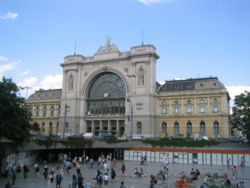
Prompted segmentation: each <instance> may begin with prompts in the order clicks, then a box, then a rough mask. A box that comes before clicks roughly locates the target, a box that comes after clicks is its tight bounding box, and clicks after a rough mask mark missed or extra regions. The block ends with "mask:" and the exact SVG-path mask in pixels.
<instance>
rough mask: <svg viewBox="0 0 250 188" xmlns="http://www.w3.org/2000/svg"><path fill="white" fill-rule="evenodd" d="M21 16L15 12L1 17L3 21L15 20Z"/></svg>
mask: <svg viewBox="0 0 250 188" xmlns="http://www.w3.org/2000/svg"><path fill="white" fill-rule="evenodd" d="M18 16H19V15H18V14H17V13H13V12H7V13H6V14H5V15H4V16H0V18H2V19H3V20H7V19H12V20H15V19H16V18H17V17H18Z"/></svg>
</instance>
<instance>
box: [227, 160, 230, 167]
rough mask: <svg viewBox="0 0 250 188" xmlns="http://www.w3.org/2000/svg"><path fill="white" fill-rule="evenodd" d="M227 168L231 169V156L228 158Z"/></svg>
mask: <svg viewBox="0 0 250 188" xmlns="http://www.w3.org/2000/svg"><path fill="white" fill-rule="evenodd" d="M227 168H228V169H230V158H228V159H227Z"/></svg>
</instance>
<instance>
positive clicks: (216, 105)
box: [213, 99, 219, 112]
mask: <svg viewBox="0 0 250 188" xmlns="http://www.w3.org/2000/svg"><path fill="white" fill-rule="evenodd" d="M213 109H214V112H219V102H218V100H217V99H214V101H213Z"/></svg>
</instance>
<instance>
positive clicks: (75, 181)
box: [72, 174, 78, 188]
mask: <svg viewBox="0 0 250 188" xmlns="http://www.w3.org/2000/svg"><path fill="white" fill-rule="evenodd" d="M77 184H78V182H77V178H76V175H75V174H74V175H73V176H72V188H76V186H77Z"/></svg>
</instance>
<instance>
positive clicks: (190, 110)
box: [186, 100, 193, 113]
mask: <svg viewBox="0 0 250 188" xmlns="http://www.w3.org/2000/svg"><path fill="white" fill-rule="evenodd" d="M192 106H193V105H192V102H191V100H188V101H187V104H186V112H187V113H192V112H193V109H192Z"/></svg>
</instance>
